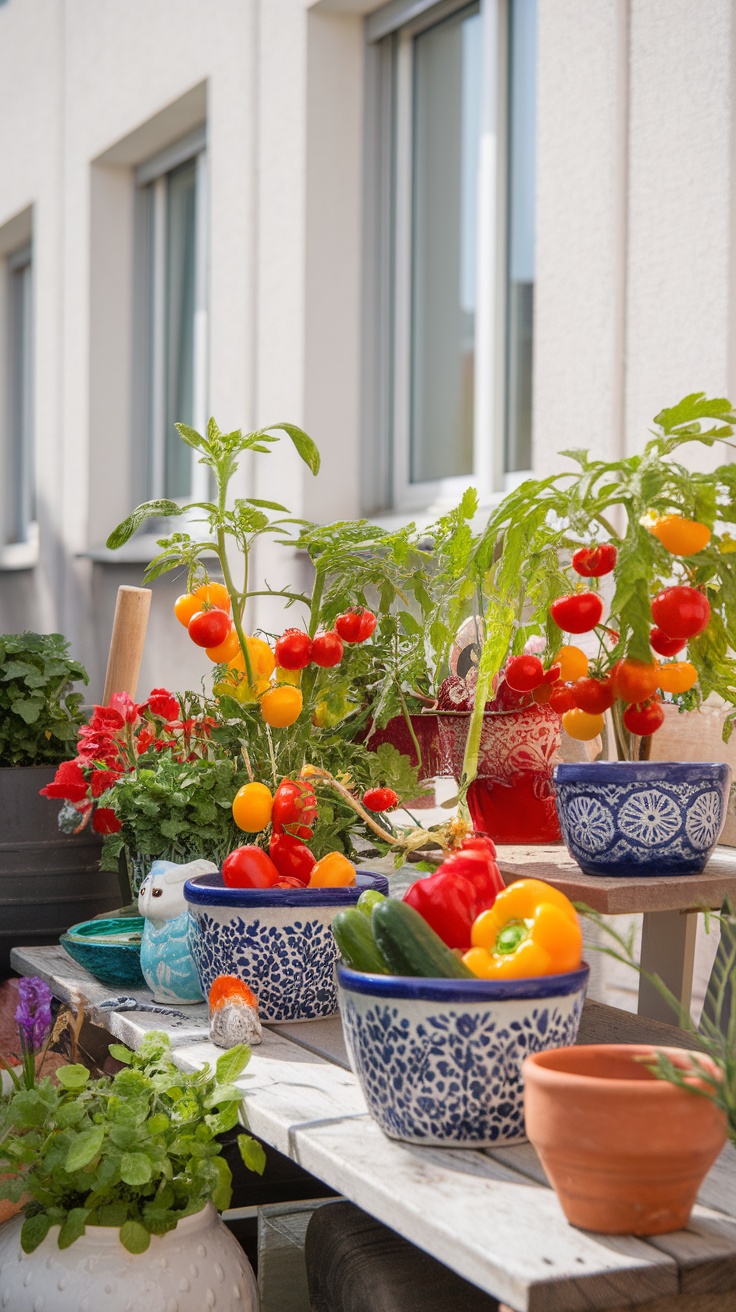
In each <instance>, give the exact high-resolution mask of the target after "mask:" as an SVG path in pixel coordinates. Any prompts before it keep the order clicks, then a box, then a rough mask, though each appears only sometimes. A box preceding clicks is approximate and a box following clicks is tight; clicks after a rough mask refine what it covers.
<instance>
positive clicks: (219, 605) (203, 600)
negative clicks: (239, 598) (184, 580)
mask: <svg viewBox="0 0 736 1312" xmlns="http://www.w3.org/2000/svg"><path fill="white" fill-rule="evenodd" d="M194 596H195V597H196V598H197V600H198V601H199V610H201V609H202V606H203V605H205V606H214V608H215V610H226V611H227V613H228V615H229V614H230V593H229V592H228V590H227V588H226V587H225V584H224V583H200V585H199V587H198V588H195V589H194Z"/></svg>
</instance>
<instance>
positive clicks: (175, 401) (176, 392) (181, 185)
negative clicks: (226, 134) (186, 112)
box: [164, 160, 197, 498]
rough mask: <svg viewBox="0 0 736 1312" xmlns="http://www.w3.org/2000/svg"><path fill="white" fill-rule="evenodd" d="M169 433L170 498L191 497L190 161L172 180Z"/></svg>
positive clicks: (193, 180)
mask: <svg viewBox="0 0 736 1312" xmlns="http://www.w3.org/2000/svg"><path fill="white" fill-rule="evenodd" d="M166 192H167V196H166V200H167V203H166V328H165V332H166V345H165V352H166V406H165V414H166V420H165V422H166V428H165V453H164V487H165V495H166V496H167V497H172V498H176V497H187V496H189V495H190V494H191V487H192V455H191V451H190V449H189V447H188V446H186V445H185V444H184V442H182V441H181V438H180V437H179V434H178V433H177V431H176V429H175V428H174V424H175V423H184V424H192V422H193V420H194V412H193V401H194V311H195V278H196V263H195V261H196V244H195V223H196V194H197V166H196V162H195V160H188V161H187V163H186V164H182V165H181V166H180V167H179V168H176V169H173V170H172V172H171V173H169V175H168V177H167V180H166Z"/></svg>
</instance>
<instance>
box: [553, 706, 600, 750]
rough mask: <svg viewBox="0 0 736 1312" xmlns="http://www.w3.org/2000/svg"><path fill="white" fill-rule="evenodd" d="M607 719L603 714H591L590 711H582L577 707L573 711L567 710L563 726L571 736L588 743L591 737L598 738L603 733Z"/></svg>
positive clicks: (563, 718)
mask: <svg viewBox="0 0 736 1312" xmlns="http://www.w3.org/2000/svg"><path fill="white" fill-rule="evenodd" d="M604 724H605V720H604V719H603V716H602V715H590V714H589V713H588V711H581V710H578V709H577V708H575V710H572V711H565V714H564V715H563V717H562V727H563V729H564V730H565V733H566V734H567V735H568V737H569V738H577V740H578V742H581V743H587V742H590V740H591V738H597V737H598V734H599V733H602V731H603V726H604Z"/></svg>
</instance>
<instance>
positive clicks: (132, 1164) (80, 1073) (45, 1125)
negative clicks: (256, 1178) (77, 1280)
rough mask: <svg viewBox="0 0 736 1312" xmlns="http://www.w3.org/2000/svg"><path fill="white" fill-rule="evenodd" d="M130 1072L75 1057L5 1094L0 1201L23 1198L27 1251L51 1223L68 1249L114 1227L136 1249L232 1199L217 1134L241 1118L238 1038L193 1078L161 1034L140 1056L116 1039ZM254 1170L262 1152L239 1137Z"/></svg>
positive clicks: (242, 1052)
mask: <svg viewBox="0 0 736 1312" xmlns="http://www.w3.org/2000/svg"><path fill="white" fill-rule="evenodd" d="M110 1052H111V1054H112V1056H113V1057H116V1058H117V1060H118V1061H121V1062H124V1063H125V1068H124V1069H123V1070H121V1071H120V1072H119V1073H118V1074H117V1075H114V1076H108V1075H106V1076H103V1077H102V1078H100V1079H93V1078H91V1077H90V1073H89V1071H88V1070H87V1068H86V1067H84V1066H81V1065H79V1064H72V1065H68V1066H61V1067H59V1069H58V1070H57V1072H56V1078H55V1081H54V1080H52V1079H49V1078H45V1079H42V1080H39V1081H38V1082H37V1083H36V1084H35V1086H34V1087H33V1088H30V1089H26V1088H21V1089H17V1090H14V1091H13V1092H11V1093H10V1094H9V1095H8V1096H7V1097H6V1098H4V1099H3V1100H1V1101H0V1170H1V1171H4V1172H8V1173H9V1178H6V1179H2V1178H0V1197H3V1198H10V1199H11V1200H12V1201H14V1202H17V1201H19V1200H20V1199H21V1198H24V1197H28V1196H29V1195H30V1199H31V1201H30V1202H28V1203H27V1204H26V1208H25V1220H24V1223H23V1228H22V1231H21V1245H22V1247H23V1250H24V1252H26V1253H31V1252H33V1250H34V1249H35V1248H37V1247H38V1245H39V1244H40V1243H42V1241H43V1240H44V1239H45V1237H46V1235H47V1234H48V1232H49V1230H50V1229H51V1227H52V1226H56V1225H58V1226H59V1227H60V1229H59V1236H58V1243H59V1247H60V1248H68V1247H69V1245H70V1244H72V1243H74V1241H75V1239H78V1238H79V1237H80V1235H83V1234H84V1232H85V1228H86V1226H88V1225H99V1226H110V1227H112V1228H114V1229H116V1230H118V1231H119V1234H120V1242H121V1243H122V1244H123V1246H124V1247H125V1248H127V1249H128V1251H129V1252H131V1253H142V1252H145V1250H146V1249H147V1248H148V1245H149V1243H150V1238H151V1235H152V1234H155V1235H163V1234H166V1232H167V1231H169V1230H173V1229H174V1227H175V1226H176V1225H177V1223H178V1222H179V1221H180V1220H182V1218H183V1217H185V1216H190V1215H192V1213H194V1212H199V1211H200V1210H201V1209H202V1208H203V1207H204V1206H205V1205H206V1204H207V1203H209V1202H211V1203H213V1204H214V1205H215V1207H217V1208H218V1209H219V1210H220V1211H222V1210H223V1209H224V1208H226V1207H227V1206H228V1204H229V1202H230V1197H231V1193H232V1176H231V1172H230V1167H229V1166H228V1164H227V1162H226V1160H225V1159H224V1157H223V1156H222V1144H221V1143H220V1142H219V1139H218V1136H220V1135H222V1134H224V1133H226V1132H228V1131H231V1130H232V1129H233V1128H234V1127H235V1126H236V1125H237V1123H238V1114H239V1109H240V1104H241V1099H242V1093H241V1091H240V1089H238V1087H237V1086H236V1085H235V1084H234V1081H235V1080H237V1078H238V1076H240V1075H241V1074H242V1072H243V1071H244V1069H245V1067H246V1066H247V1064H248V1060H249V1058H250V1050H249V1049H248V1048H247V1047H245V1046H244V1045H242V1044H240V1045H238V1046H237V1047H235V1048H231V1049H230V1050H229V1051H228V1052H225V1053H223V1055H222V1056H221V1057H220V1058H219V1059H218V1061H217V1063H216V1066H215V1069H214V1071H212V1070H211V1068H210V1067H209V1066H207V1065H205V1066H204V1067H203V1068H202V1069H201V1070H199V1071H197V1072H196V1073H193V1074H187V1073H185V1072H183V1071H180V1070H178V1069H177V1067H176V1066H175V1065H174V1063H173V1062H172V1060H171V1051H170V1043H169V1039H168V1037H167V1036H166V1035H165V1034H160V1033H157V1032H152V1033H149V1034H147V1035H146V1037H145V1038H144V1040H143V1041H142V1043H141V1046H140V1048H139V1049H138V1051H137V1052H131V1051H130V1050H129V1049H128V1048H126V1047H123V1046H122V1045H121V1044H112V1045H111V1048H110ZM238 1146H239V1149H240V1153H241V1156H242V1158H243V1161H244V1163H245V1165H246V1166H247V1167H248V1169H249V1170H253V1171H257V1172H259V1173H261V1172H262V1171H263V1168H264V1165H265V1155H264V1152H263V1149H262V1148H261V1146H260V1144H259V1143H258V1142H257V1140H255V1139H253V1138H252V1137H251V1136H250V1135H247V1134H241V1135H239V1136H238Z"/></svg>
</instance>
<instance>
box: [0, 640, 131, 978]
mask: <svg viewBox="0 0 736 1312" xmlns="http://www.w3.org/2000/svg"><path fill="white" fill-rule="evenodd" d="M87 682H88V675H87V672H86V670H85V669H84V667H83V666H82V665H80V664H79V662H78V661H75V660H74V659H73V658H72V657H71V656H70V654H69V643H68V642H67V641H66V639H65V638H63V637H62V635H61V634H60V633H19V634H13V633H10V634H4V635H2V636H0V853H2V860H1V861H0V971H3V970H7V969H8V966H9V953H10V949H11V948H12V947H13V946H14V945H15V944H16V943H18V942H20V941H23V942H26V943H30V942H34V943H37V944H38V943H53V942H56V940H57V939H58V937H59V934H60V933H63V931H64V930H66V929H68V928H69V926H70V925H71V924H72V923H73V922H74V921H75V920H79V919H80V914H81V915H87V916H93V915H97V914H98V913H99V912H102V911H107V910H110V909H111V908H113V907H115V906H117V905H118V897H117V889H116V885H115V881H114V880H110V879H105V878H103V879H102V880H101V879H100V876H99V871H98V861H99V841H98V840H96V839H95V838H94V836H93V835H92V834H89V833H87V834H83V835H82V834H79V835H72V834H65V833H60V832H59V828H58V825H57V817H56V814H55V813H54V812H53V811H51V810H50V809H49V807H48V806H47V805H46V803H44V802H42V801H40V800H39V795H38V794H39V790H40V789H41V788H43V787H44V785H46V784H48V783H49V782H50V781H51V779H52V778H53V775H54V767H55V766H56V765H57V764H58V763H59V762H60V761H62V760H63V759H64V757H65V756H66V755H67V754H68V752H69V749H70V747H71V748H73V744H74V742H75V740H76V737H77V734H78V732H79V730H80V728H81V726H82V724H83V723H84V716H83V714H82V710H81V702H82V694H81V692H79V691H78V685H79V684H86V683H87ZM75 684H76V685H77V688H75ZM31 908H32V912H31Z"/></svg>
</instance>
